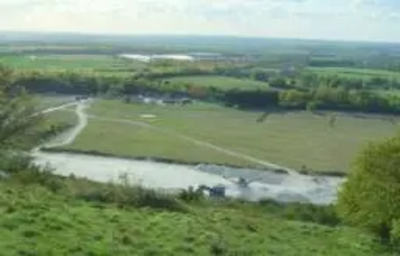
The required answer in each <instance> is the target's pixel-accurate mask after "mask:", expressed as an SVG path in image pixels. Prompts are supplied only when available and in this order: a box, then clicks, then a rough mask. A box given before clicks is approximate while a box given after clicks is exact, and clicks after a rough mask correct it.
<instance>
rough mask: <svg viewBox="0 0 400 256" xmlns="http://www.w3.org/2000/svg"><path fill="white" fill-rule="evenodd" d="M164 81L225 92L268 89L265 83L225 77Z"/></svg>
mask: <svg viewBox="0 0 400 256" xmlns="http://www.w3.org/2000/svg"><path fill="white" fill-rule="evenodd" d="M166 81H170V82H180V83H186V84H190V85H195V86H205V87H215V88H219V89H226V90H228V89H234V88H235V89H244V90H246V89H249V90H250V89H266V88H268V84H266V83H262V82H257V81H252V80H246V79H236V78H231V77H225V76H182V77H174V78H168V79H166Z"/></svg>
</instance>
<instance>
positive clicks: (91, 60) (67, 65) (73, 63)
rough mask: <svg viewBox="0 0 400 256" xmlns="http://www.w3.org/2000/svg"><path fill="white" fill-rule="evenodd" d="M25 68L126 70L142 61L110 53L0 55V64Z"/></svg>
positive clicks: (140, 66) (137, 66)
mask: <svg viewBox="0 0 400 256" xmlns="http://www.w3.org/2000/svg"><path fill="white" fill-rule="evenodd" d="M1 63H3V64H6V65H8V66H11V67H13V68H17V69H25V70H55V71H57V70H76V71H99V72H124V71H125V72H126V70H128V69H141V68H143V67H144V65H145V64H144V63H141V62H136V61H130V60H126V59H121V58H118V57H113V56H111V55H82V54H80V55H78V54H64V55H61V54H58V55H27V56H20V55H11V56H5V57H0V64H1Z"/></svg>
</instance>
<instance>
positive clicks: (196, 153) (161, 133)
mask: <svg viewBox="0 0 400 256" xmlns="http://www.w3.org/2000/svg"><path fill="white" fill-rule="evenodd" d="M89 112H90V113H91V114H93V115H95V116H101V117H102V118H121V119H124V120H125V121H123V122H121V121H120V122H115V121H116V120H92V119H91V120H90V122H89V125H88V127H87V128H86V129H85V130H84V131H83V133H82V134H81V135H79V136H78V137H77V139H76V140H75V142H74V143H73V144H72V145H69V146H67V148H68V149H74V150H83V151H97V152H103V153H108V154H115V155H123V156H133V157H137V156H141V157H142V156H152V157H157V158H168V159H173V160H179V161H182V162H196V163H197V162H209V163H229V164H232V165H240V166H249V165H250V166H254V167H259V166H260V165H259V163H256V162H252V161H249V160H248V159H244V158H240V157H237V156H232V155H228V154H226V153H222V152H220V151H217V150H216V149H213V148H210V147H209V146H207V145H199V144H196V143H193V141H192V140H193V139H196V140H199V141H202V142H208V143H212V144H213V145H215V146H218V147H220V148H223V149H227V150H230V151H234V152H236V153H240V154H244V155H247V156H251V157H253V158H257V159H260V160H266V161H270V162H273V163H276V164H279V165H283V166H287V167H291V168H295V169H299V168H301V167H302V166H303V165H305V166H307V167H308V168H309V169H312V170H319V171H325V172H329V171H346V169H347V168H348V166H349V164H350V163H351V161H353V159H354V157H355V156H356V154H357V153H358V152H359V150H360V149H361V148H362V147H363V146H365V145H366V144H367V143H368V142H370V141H374V140H380V139H383V138H386V137H388V136H392V135H393V134H394V133H395V132H396V131H397V129H398V126H397V125H396V121H398V119H397V120H384V119H381V118H380V117H378V116H376V117H372V116H371V117H368V118H355V117H353V116H350V115H346V114H339V115H338V117H337V121H336V124H335V126H334V127H330V126H329V117H328V116H326V115H315V114H311V113H308V112H292V113H270V115H269V117H267V119H266V120H265V121H264V122H262V123H259V122H257V121H256V120H257V118H258V117H259V116H260V115H261V114H262V113H259V112H244V111H238V110H235V109H229V108H224V107H219V106H216V105H210V104H204V103H196V104H193V105H191V106H187V107H178V106H169V107H159V106H151V105H133V104H125V103H121V102H119V101H96V102H95V103H94V105H93V106H92V108H91V109H90V110H89ZM143 114H152V115H155V116H156V118H153V119H146V118H142V117H141V115H143ZM130 120H131V121H137V122H141V123H148V124H150V125H151V127H143V126H141V125H140V124H132V123H128V122H129V121H130ZM99 138H102V139H101V140H99ZM188 138H189V139H188Z"/></svg>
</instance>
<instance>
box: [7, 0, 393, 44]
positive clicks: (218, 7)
mask: <svg viewBox="0 0 400 256" xmlns="http://www.w3.org/2000/svg"><path fill="white" fill-rule="evenodd" d="M0 30H24V31H76V32H92V33H124V34H125V33H128V34H207V35H215V34H219V35H239V36H257V37H291V38H322V39H345V40H384V41H398V42H400V0H0Z"/></svg>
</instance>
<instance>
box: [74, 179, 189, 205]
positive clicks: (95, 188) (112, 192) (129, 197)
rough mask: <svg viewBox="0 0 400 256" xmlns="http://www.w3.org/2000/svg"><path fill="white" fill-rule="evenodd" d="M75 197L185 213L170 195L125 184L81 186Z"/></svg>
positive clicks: (178, 202) (176, 200) (179, 202)
mask: <svg viewBox="0 0 400 256" xmlns="http://www.w3.org/2000/svg"><path fill="white" fill-rule="evenodd" d="M75 196H76V197H77V198H79V199H83V200H86V201H92V202H99V203H114V204H117V205H118V206H119V207H150V208H154V209H161V210H168V211H177V212H186V211H187V208H186V206H185V205H184V204H183V203H182V202H181V201H179V200H178V199H177V198H176V197H174V196H172V195H167V194H163V193H160V192H157V191H155V190H152V189H146V188H143V187H141V186H133V185H127V184H114V183H109V184H98V185H90V186H82V187H80V188H79V189H78V190H77V191H75Z"/></svg>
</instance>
